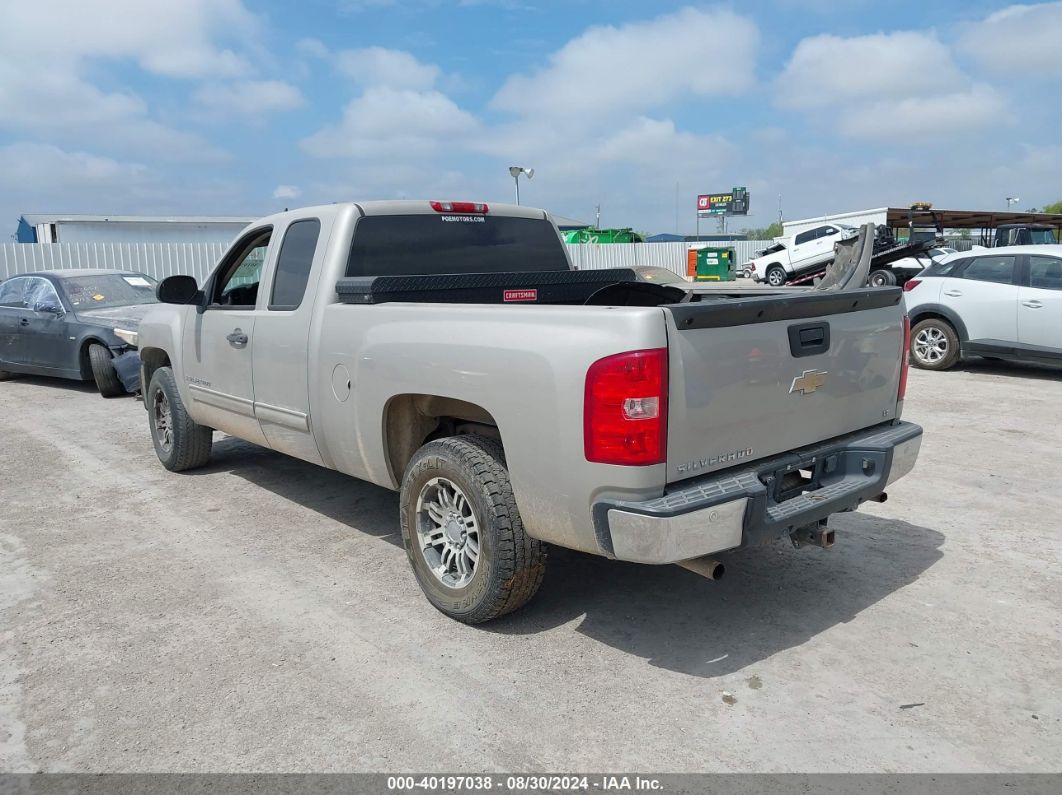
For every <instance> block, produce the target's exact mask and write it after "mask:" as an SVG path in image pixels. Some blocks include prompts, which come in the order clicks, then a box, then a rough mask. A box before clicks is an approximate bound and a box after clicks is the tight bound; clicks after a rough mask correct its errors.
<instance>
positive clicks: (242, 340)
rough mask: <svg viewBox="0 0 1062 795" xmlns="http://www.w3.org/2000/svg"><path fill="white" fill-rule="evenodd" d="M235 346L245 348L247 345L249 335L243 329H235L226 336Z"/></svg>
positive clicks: (230, 343)
mask: <svg viewBox="0 0 1062 795" xmlns="http://www.w3.org/2000/svg"><path fill="white" fill-rule="evenodd" d="M225 339H227V340H228V341H229V345H231V346H232V347H233V348H243V347H244V346H246V345H247V335H246V334H244V333H243V331H242V330H241V329H238V328H237V329H233V330H232V333H231V334H229V335H228V336H227V337H225Z"/></svg>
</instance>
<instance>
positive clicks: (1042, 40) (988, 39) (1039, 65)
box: [959, 2, 1062, 80]
mask: <svg viewBox="0 0 1062 795" xmlns="http://www.w3.org/2000/svg"><path fill="white" fill-rule="evenodd" d="M959 47H960V49H961V50H962V51H963V52H964V53H966V54H968V55H969V56H971V57H972V58H974V59H975V60H977V61H978V62H980V63H981V65H982V66H983V67H985V68H986V69H989V70H991V71H992V72H993V73H996V74H1015V75H1023V76H1039V77H1042V78H1045V79H1054V80H1059V79H1062V2H1056V3H1042V4H1039V5H1013V6H1008V7H1007V8H1004V9H1002V10H1001V11H997V12H995V13H994V14H992V15H990V16H989V17H987V18H986V19H984V20H983V21H981V22H978V23H975V24H971V25H968V26H966V27H965V28H964V29H962V32H961V34H960V38H959Z"/></svg>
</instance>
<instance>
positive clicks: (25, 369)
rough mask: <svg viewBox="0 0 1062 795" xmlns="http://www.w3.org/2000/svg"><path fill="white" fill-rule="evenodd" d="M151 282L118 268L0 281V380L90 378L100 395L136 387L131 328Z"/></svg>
mask: <svg viewBox="0 0 1062 795" xmlns="http://www.w3.org/2000/svg"><path fill="white" fill-rule="evenodd" d="M155 303H157V299H156V298H155V280H154V279H152V278H151V277H150V276H146V275H145V274H143V273H133V272H130V271H120V270H88V269H84V270H58V271H39V272H37V273H26V274H19V275H18V276H12V277H11V278H9V279H7V280H6V281H4V282H0V380H3V379H6V378H10V377H12V376H13V375H15V374H29V375H45V376H54V377H56V378H69V379H73V380H76V381H95V382H96V386H97V387H99V390H100V394H101V395H103V396H104V397H117V396H119V395H124V394H126V393H134V392H136V391H137V390H139V389H140V356H139V354H138V353H137V328H138V327H139V325H140V321H141V319H142V318H143V317H144V315H145V314H146V313H147V311H148V310H149V309H150V308H151V307H152V306H153V305H154V304H155Z"/></svg>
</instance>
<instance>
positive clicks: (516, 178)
mask: <svg viewBox="0 0 1062 795" xmlns="http://www.w3.org/2000/svg"><path fill="white" fill-rule="evenodd" d="M509 173H510V174H511V175H512V177H513V182H515V183H516V203H517V204H519V203H520V175H521V174H526V175H527V178H528V179H531V177H533V176H535V170H534V169H533V168H524V167H523V166H509Z"/></svg>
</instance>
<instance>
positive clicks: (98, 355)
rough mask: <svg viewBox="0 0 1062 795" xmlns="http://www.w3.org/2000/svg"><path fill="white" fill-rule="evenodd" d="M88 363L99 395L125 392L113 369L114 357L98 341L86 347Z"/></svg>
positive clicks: (108, 396)
mask: <svg viewBox="0 0 1062 795" xmlns="http://www.w3.org/2000/svg"><path fill="white" fill-rule="evenodd" d="M88 356H89V365H90V366H91V369H92V378H93V380H95V382H96V387H97V388H98V389H99V390H100V395H102V396H103V397H105V398H112V397H119V396H121V395H124V394H125V387H124V386H122V382H121V380H119V378H118V373H117V371H116V370H115V369H114V359H113V357H112V356H111V352H110V351H109V350H107V348H105V347H104V346H103V345H100V344H99V343H92V344H91V345H89V347H88Z"/></svg>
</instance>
